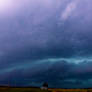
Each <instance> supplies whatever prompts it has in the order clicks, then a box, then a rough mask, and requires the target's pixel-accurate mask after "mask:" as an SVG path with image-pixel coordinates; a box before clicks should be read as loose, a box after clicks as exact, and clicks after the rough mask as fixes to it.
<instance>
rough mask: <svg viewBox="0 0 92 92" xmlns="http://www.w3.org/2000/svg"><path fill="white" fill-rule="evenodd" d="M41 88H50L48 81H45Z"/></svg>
mask: <svg viewBox="0 0 92 92" xmlns="http://www.w3.org/2000/svg"><path fill="white" fill-rule="evenodd" d="M41 89H45V90H47V89H48V83H46V82H45V83H43V85H42V87H41Z"/></svg>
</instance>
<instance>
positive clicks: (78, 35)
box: [0, 0, 92, 87]
mask: <svg viewBox="0 0 92 92" xmlns="http://www.w3.org/2000/svg"><path fill="white" fill-rule="evenodd" d="M17 3H18V7H17V9H18V10H16V11H14V12H12V11H9V14H7V15H2V14H1V15H0V75H1V80H3V81H2V82H1V84H3V83H4V84H5V83H6V84H7V80H8V79H12V78H14V79H16V80H17V79H18V80H21V81H22V80H23V79H30V81H32V82H33V85H34V84H36V83H38V84H40V83H39V82H41V83H42V82H43V81H46V80H48V81H49V83H50V85H51V86H52V87H56V85H57V87H65V86H67V85H68V84H69V83H71V87H72V86H73V85H74V86H73V87H76V86H78V85H77V83H80V86H78V87H90V85H89V86H87V85H86V84H85V83H87V84H90V82H89V80H91V72H92V71H91V67H90V65H91V61H92V58H91V57H92V56H91V55H92V43H91V40H92V36H91V33H92V32H91V29H92V27H91V24H92V18H91V15H92V13H91V11H92V6H91V1H90V0H89V1H88V0H81V1H79V0H62V1H61V0H58V1H56V0H54V1H53V0H44V1H43V0H38V1H36V0H31V1H30V0H28V1H25V0H23V3H21V2H17ZM24 3H25V4H24ZM14 9H15V8H14ZM84 61H87V62H86V63H85V62H84ZM50 71H53V72H51V74H50ZM15 72H16V73H15ZM20 72H21V73H20ZM39 72H40V73H39ZM48 73H49V76H48ZM56 73H59V74H58V75H57V74H56ZM75 73H76V74H75ZM3 76H4V77H3ZM14 76H15V77H14ZM42 76H43V77H42ZM52 76H54V77H53V79H54V80H55V82H53V81H51V78H52ZM11 77H12V78H11ZM82 77H83V78H82ZM14 79H12V80H11V82H12V84H13V80H14ZM35 82H36V83H35ZM83 83H84V84H83ZM22 84H23V85H24V84H25V85H31V84H30V83H29V82H27V83H25V81H23V83H20V85H22ZM61 84H62V85H63V84H64V86H62V85H61ZM54 85H55V86H54Z"/></svg>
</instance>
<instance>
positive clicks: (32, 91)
mask: <svg viewBox="0 0 92 92" xmlns="http://www.w3.org/2000/svg"><path fill="white" fill-rule="evenodd" d="M0 92H92V89H48V90H41V89H40V88H8V87H0Z"/></svg>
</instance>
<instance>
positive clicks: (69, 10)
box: [61, 1, 77, 20]
mask: <svg viewBox="0 0 92 92" xmlns="http://www.w3.org/2000/svg"><path fill="white" fill-rule="evenodd" d="M76 6H77V2H76V1H73V2H71V3H69V4H68V5H67V7H66V8H65V10H64V11H63V13H62V14H61V20H66V19H67V18H68V17H69V16H71V14H72V12H73V11H74V10H75V9H76Z"/></svg>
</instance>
